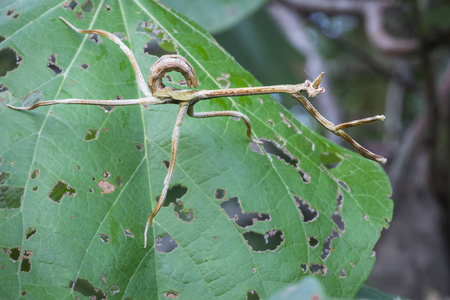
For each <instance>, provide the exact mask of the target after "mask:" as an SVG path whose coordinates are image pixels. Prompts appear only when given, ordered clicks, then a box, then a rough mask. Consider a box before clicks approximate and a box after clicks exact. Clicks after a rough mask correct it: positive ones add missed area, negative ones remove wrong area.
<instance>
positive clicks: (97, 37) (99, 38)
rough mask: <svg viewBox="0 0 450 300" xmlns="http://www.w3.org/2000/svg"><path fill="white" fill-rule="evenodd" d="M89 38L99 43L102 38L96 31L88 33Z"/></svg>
mask: <svg viewBox="0 0 450 300" xmlns="http://www.w3.org/2000/svg"><path fill="white" fill-rule="evenodd" d="M89 39H90V40H91V41H93V42H94V43H96V44H100V43H101V42H102V38H101V37H100V36H99V35H98V34H96V33H92V34H90V35H89Z"/></svg>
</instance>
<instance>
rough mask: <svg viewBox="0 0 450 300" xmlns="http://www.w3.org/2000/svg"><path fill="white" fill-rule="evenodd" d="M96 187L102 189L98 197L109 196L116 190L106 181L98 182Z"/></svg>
mask: <svg viewBox="0 0 450 300" xmlns="http://www.w3.org/2000/svg"><path fill="white" fill-rule="evenodd" d="M97 187H98V188H100V189H102V191H101V193H100V195H103V194H111V193H112V192H114V191H115V190H116V187H115V186H114V185H113V184H112V183H111V182H109V181H106V180H100V181H99V182H98V183H97Z"/></svg>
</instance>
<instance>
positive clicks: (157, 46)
mask: <svg viewBox="0 0 450 300" xmlns="http://www.w3.org/2000/svg"><path fill="white" fill-rule="evenodd" d="M166 49H169V50H166ZM172 49H173V50H172ZM170 50H172V51H170ZM144 53H145V54H148V55H153V56H157V57H161V56H163V55H168V54H176V53H177V52H176V51H175V47H174V46H173V44H171V43H170V42H168V41H158V40H157V39H156V38H153V39H151V40H150V41H149V42H147V43H146V44H145V46H144Z"/></svg>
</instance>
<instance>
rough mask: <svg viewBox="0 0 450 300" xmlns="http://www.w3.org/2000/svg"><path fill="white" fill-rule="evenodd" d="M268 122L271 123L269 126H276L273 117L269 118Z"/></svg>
mask: <svg viewBox="0 0 450 300" xmlns="http://www.w3.org/2000/svg"><path fill="white" fill-rule="evenodd" d="M267 124H269V126H274V125H275V122H274V121H273V120H272V119H268V120H267Z"/></svg>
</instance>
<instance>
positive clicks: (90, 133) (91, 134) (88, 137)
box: [84, 129, 98, 141]
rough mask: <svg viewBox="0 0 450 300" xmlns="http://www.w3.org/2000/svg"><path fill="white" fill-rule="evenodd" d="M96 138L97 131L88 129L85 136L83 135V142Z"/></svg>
mask: <svg viewBox="0 0 450 300" xmlns="http://www.w3.org/2000/svg"><path fill="white" fill-rule="evenodd" d="M97 136H98V130H97V129H89V130H88V131H87V132H86V134H85V135H84V140H85V141H92V140H96V139H97Z"/></svg>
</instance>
